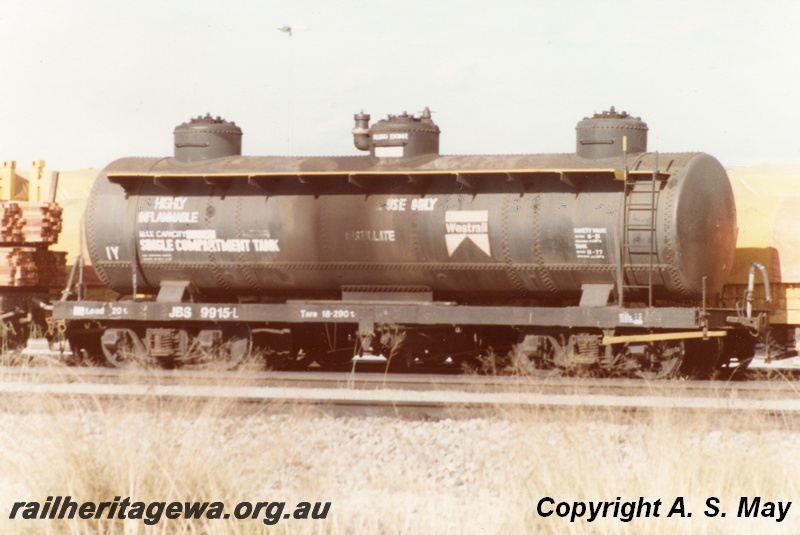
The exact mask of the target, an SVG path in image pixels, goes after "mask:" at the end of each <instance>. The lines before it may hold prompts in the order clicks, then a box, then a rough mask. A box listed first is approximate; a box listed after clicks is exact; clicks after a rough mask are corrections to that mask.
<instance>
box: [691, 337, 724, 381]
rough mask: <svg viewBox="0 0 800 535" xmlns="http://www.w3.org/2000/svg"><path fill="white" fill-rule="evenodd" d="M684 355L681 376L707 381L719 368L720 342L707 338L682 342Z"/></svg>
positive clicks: (720, 356) (720, 358) (720, 357)
mask: <svg viewBox="0 0 800 535" xmlns="http://www.w3.org/2000/svg"><path fill="white" fill-rule="evenodd" d="M684 348H685V350H686V354H685V355H684V357H683V365H682V366H681V375H684V376H686V377H690V378H692V379H708V378H709V377H711V376H712V375H713V374H714V372H715V371H717V370H718V369H719V367H720V363H721V360H722V340H721V339H720V338H709V339H708V340H702V339H696V340H686V341H684Z"/></svg>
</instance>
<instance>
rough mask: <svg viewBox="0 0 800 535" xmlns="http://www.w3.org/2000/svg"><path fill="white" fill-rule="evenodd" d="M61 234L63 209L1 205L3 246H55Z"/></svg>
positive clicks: (38, 204)
mask: <svg viewBox="0 0 800 535" xmlns="http://www.w3.org/2000/svg"><path fill="white" fill-rule="evenodd" d="M60 232H61V207H60V206H58V205H57V204H56V203H49V202H2V203H0V245H21V244H43V245H52V244H54V243H56V242H57V241H58V234H59V233H60Z"/></svg>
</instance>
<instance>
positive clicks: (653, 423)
mask: <svg viewBox="0 0 800 535" xmlns="http://www.w3.org/2000/svg"><path fill="white" fill-rule="evenodd" d="M793 425H794V424H793V423H792V421H790V420H786V421H785V422H781V421H780V420H770V421H765V420H762V419H760V418H758V417H756V416H750V415H748V416H746V417H744V418H742V417H739V416H736V415H723V416H719V415H715V416H708V415H692V416H688V417H687V416H686V414H684V413H678V412H669V411H657V412H654V413H649V414H648V415H646V416H641V415H637V416H633V415H629V414H628V415H626V414H624V413H609V412H603V411H597V410H589V409H580V408H578V409H571V410H559V411H552V410H514V411H512V412H501V413H500V414H498V417H497V418H474V419H465V420H437V421H401V420H395V419H391V418H334V417H330V416H321V415H318V414H314V413H313V412H311V411H309V410H308V409H300V408H289V407H285V406H284V407H272V408H267V409H264V410H263V411H262V412H261V413H259V414H255V415H254V414H252V413H250V412H243V411H242V410H241V409H240V407H239V406H237V405H236V404H234V403H230V402H224V401H213V402H202V403H196V402H195V403H191V402H186V401H179V402H162V403H154V402H152V401H146V400H137V401H132V402H130V403H127V404H124V405H123V404H119V403H111V402H104V401H101V400H93V401H90V402H86V401H85V400H79V399H74V400H68V401H58V402H57V401H54V400H50V401H45V402H37V403H36V405H35V406H31V407H27V408H26V410H25V411H19V409H18V408H17V407H9V406H3V407H2V410H0V426H2V427H1V428H2V429H3V431H2V432H1V433H0V452H2V454H0V455H2V464H0V531H2V532H3V533H112V534H113V533H120V534H135V533H203V534H217V533H219V534H222V533H243V534H244V533H263V532H265V531H267V530H268V531H269V533H331V534H340V533H341V534H345V533H346V534H351V533H366V534H373V533H389V534H394V533H396V534H416V533H428V534H437V533H442V534H444V533H447V534H451V533H503V534H506V533H512V534H513V533H534V532H535V533H648V534H652V533H655V534H659V533H665V534H666V533H670V534H671V533H756V532H758V533H795V532H798V531H800V503H794V504H793V505H792V506H791V507H790V509H789V512H788V514H787V516H786V519H785V520H784V521H783V522H781V523H777V522H776V521H775V519H773V518H757V519H753V518H749V519H748V518H737V517H736V514H737V510H738V505H739V501H740V499H741V498H742V497H747V498H748V499H750V500H751V501H752V499H753V498H755V497H760V498H761V504H762V508H763V505H764V502H766V501H771V502H776V501H782V502H784V503H785V502H787V501H794V500H795V498H796V497H798V496H800V467H799V466H800V463H797V459H796V457H797V455H798V452H800V432H796V431H795V430H794V429H793ZM66 495H69V496H71V497H72V499H73V500H75V501H80V502H84V501H90V500H92V501H95V502H101V501H113V500H114V498H115V497H116V496H120V497H123V498H124V497H130V498H131V500H132V501H142V502H167V503H169V502H172V501H179V502H185V501H201V502H202V501H209V502H211V501H220V502H223V503H224V504H225V507H226V511H229V512H231V511H232V509H233V507H235V506H236V504H238V503H239V502H242V501H251V502H258V501H269V502H274V501H285V502H287V505H286V511H292V510H293V508H294V506H295V505H296V504H297V503H298V502H302V501H307V502H311V503H312V504H313V503H314V502H331V508H330V511H329V514H328V516H327V518H326V519H324V520H311V519H309V520H294V519H288V520H285V519H280V520H279V522H278V523H276V524H275V525H272V526H266V525H265V524H264V522H263V518H264V515H263V514H262V515H261V516H260V517H259V518H258V519H254V520H234V519H232V518H231V519H228V520H224V519H221V520H208V519H200V520H167V519H165V518H162V519H161V520H160V521H159V522H158V523H157V524H155V525H153V526H146V525H145V524H144V523H143V521H142V520H128V521H122V520H105V519H103V520H72V521H67V520H62V521H58V520H54V521H51V520H21V519H16V520H9V519H8V515H9V513H10V511H11V507H12V505H13V503H14V502H15V501H38V502H45V500H46V498H47V497H48V496H66ZM545 497H551V498H552V499H553V500H554V502H555V503H556V504H557V503H559V502H562V501H563V502H567V503H569V504H572V502H575V501H587V502H588V501H593V502H598V501H609V502H615V501H617V498H618V497H619V501H620V502H626V501H637V500H639V499H640V498H643V499H644V500H645V501H649V502H654V501H655V500H661V501H662V505H661V507H660V514H661V517H660V518H634V519H633V520H632V521H631V522H622V521H621V520H620V519H619V518H618V517H617V518H613V517H609V518H601V519H599V520H595V521H594V522H592V523H588V522H586V520H579V521H577V522H574V523H571V522H570V521H569V519H568V518H566V519H565V518H558V517H556V515H552V516H550V517H548V518H542V517H540V516H539V515H538V514H537V504H538V502H539V501H540V500H541V499H542V498H545ZM678 497H682V498H684V508H685V513H692V516H691V517H681V516H680V514H674V515H673V516H672V517H671V518H666V515H667V513H668V512H669V509H670V508H671V507H672V506H673V504H674V502H675V500H676V499H677V498H678ZM709 498H717V499H718V500H719V501H718V502H714V503H715V504H716V505H717V507H719V509H720V511H724V512H725V513H726V517H724V518H723V517H721V516H717V517H715V518H710V517H706V516H705V515H704V511H706V510H708V509H707V508H706V500H708V499H709ZM550 508H551V509H552V508H553V506H550ZM760 509H761V508H760ZM618 516H619V515H618Z"/></svg>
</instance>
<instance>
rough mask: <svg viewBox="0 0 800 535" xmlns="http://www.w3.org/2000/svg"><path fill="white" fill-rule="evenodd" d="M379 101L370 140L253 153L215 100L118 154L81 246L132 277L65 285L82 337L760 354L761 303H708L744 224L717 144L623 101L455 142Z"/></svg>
mask: <svg viewBox="0 0 800 535" xmlns="http://www.w3.org/2000/svg"><path fill="white" fill-rule="evenodd" d="M369 121H370V116H369V115H367V114H364V113H363V112H362V113H360V114H357V115H356V116H355V128H354V129H353V136H354V142H355V145H356V147H357V148H358V149H360V150H363V151H365V152H368V153H369V154H368V155H366V156H350V157H271V156H266V157H250V156H242V155H241V130H240V129H239V128H238V127H236V126H235V125H234V124H233V123H229V122H227V121H224V120H222V119H220V118H216V119H213V118H211V117H209V116H207V117H205V118H203V117H199V118H197V119H193V120H192V121H191V122H190V123H186V124H184V125H181V126H179V127H178V128H176V130H175V153H174V156H173V157H171V158H125V159H121V160H117V161H116V162H113V163H112V164H110V165H109V166H108V167H107V168H106V169H105V170H104V171H103V172H102V173H101V174H100V176H99V177H98V179H97V182H96V183H95V186H94V188H93V190H92V193H91V195H90V199H89V202H88V205H87V212H86V235H87V242H88V251H89V255H90V256H91V261H92V264H93V265H94V267H95V270H96V271H97V274H98V275H99V276H100V278H101V279H102V280H103V282H104V283H105V284H106V285H108V287H109V288H111V289H113V290H115V291H117V292H119V293H121V294H123V295H126V296H128V297H127V298H126V299H123V300H120V301H118V302H115V303H105V302H64V303H60V304H59V305H57V307H56V311H55V314H56V316H57V317H58V318H61V319H64V320H67V321H68V324H69V333H70V334H71V337H72V341H73V343H74V345H76V346H77V347H80V348H82V349H84V350H86V351H90V352H102V354H103V355H104V356H105V358H106V359H107V360H109V361H110V362H112V363H113V364H116V365H125V364H127V363H130V362H133V361H140V360H144V361H151V360H155V361H158V362H159V363H160V364H162V365H166V366H178V365H194V364H200V363H203V364H205V363H206V361H208V360H209V359H210V360H214V361H216V362H218V363H220V364H222V365H225V366H233V365H235V364H236V363H237V362H238V361H239V360H240V359H241V358H243V357H244V356H246V355H247V354H249V353H250V352H251V351H253V350H254V349H260V350H261V351H262V352H263V353H265V354H266V355H267V358H268V360H270V361H271V362H272V363H273V364H280V363H284V362H285V361H286V360H287V359H288V360H294V361H300V362H301V363H307V362H308V361H309V360H310V359H312V358H313V359H316V360H318V361H320V362H321V363H323V364H327V363H336V362H338V361H343V360H349V359H350V358H351V357H352V356H353V354H354V351H355V352H359V351H363V350H366V349H371V350H372V351H375V352H382V353H384V354H385V355H387V356H391V357H392V358H394V359H396V360H397V361H399V362H402V363H405V364H409V363H411V362H413V361H414V360H415V359H422V360H429V361H439V360H443V359H446V358H448V357H452V358H454V359H455V360H460V359H466V358H473V357H474V356H475V355H477V354H479V353H481V352H485V351H487V350H488V349H489V348H492V349H493V350H494V351H495V352H506V351H508V350H509V349H511V348H515V354H516V356H517V358H518V360H519V362H520V364H522V365H523V366H524V367H525V368H528V369H535V368H553V367H557V368H564V369H574V368H576V367H586V366H589V367H600V368H618V367H620V366H621V367H623V368H624V369H626V370H631V371H635V372H639V373H642V374H645V375H649V376H666V375H671V374H674V373H677V372H678V371H679V369H680V368H681V365H683V367H684V369H688V368H691V369H694V370H701V371H705V372H707V371H709V370H711V369H713V368H714V367H715V366H718V365H720V364H721V363H723V361H724V360H725V359H727V358H728V357H731V356H732V357H734V358H738V359H745V358H747V356H748V355H751V354H752V345H753V344H752V336H751V335H750V333H749V332H748V330H757V329H758V328H759V326H761V325H763V323H764V321H763V317H760V316H759V314H758V311H756V312H755V313H752V314H751V316H750V317H742V315H741V314H737V313H736V312H735V311H734V310H721V309H715V308H713V306H712V305H713V304H714V303H715V302H716V301H715V300H716V298H717V295H718V294H719V292H720V291H721V289H722V286H723V284H724V282H725V280H726V279H727V277H728V275H729V273H730V269H731V266H732V260H733V254H734V249H735V245H736V244H735V240H736V210H735V205H734V200H733V193H732V190H731V186H730V183H729V181H728V177H727V174H726V172H725V170H724V169H723V167H722V166H721V165H720V163H719V162H718V161H717V160H716V159H714V158H713V157H711V156H709V155H707V154H703V153H681V154H658V153H648V152H646V148H647V125H646V124H645V123H644V122H642V121H641V120H640V119H638V118H634V117H631V116H630V115H628V114H627V113H624V112H623V113H618V112H616V111H615V110H614V109H613V108H611V110H610V111H607V112H604V113H602V114H597V115H594V116H593V117H589V118H586V119H584V120H582V121H580V122H579V123H578V126H577V151H576V153H574V154H530V155H511V156H444V155H440V154H439V134H440V132H439V128H438V127H437V126H436V125H435V124H434V123H433V121H432V120H431V116H430V113H429V112H428V111H427V109H426V110H425V112H423V113H422V114H421V116H419V117H417V116H412V115H408V114H402V115H399V116H389V117H388V118H387V119H385V120H382V121H379V122H377V123H375V124H374V125H372V126H370V125H369ZM93 337H97V339H98V340H99V343H93Z"/></svg>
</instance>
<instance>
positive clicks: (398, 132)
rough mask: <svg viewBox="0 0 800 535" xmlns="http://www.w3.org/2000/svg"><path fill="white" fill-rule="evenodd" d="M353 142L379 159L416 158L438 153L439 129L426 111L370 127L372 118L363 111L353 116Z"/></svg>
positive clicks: (387, 120) (427, 109) (428, 111)
mask: <svg viewBox="0 0 800 535" xmlns="http://www.w3.org/2000/svg"><path fill="white" fill-rule="evenodd" d="M354 119H355V127H354V128H353V142H354V143H355V146H356V148H358V149H359V150H363V151H369V152H370V155H371V156H374V157H376V158H415V157H417V156H425V155H428V154H439V134H440V133H441V131H440V130H439V127H438V126H436V124H435V123H434V122H433V119H432V118H431V110H430V109H429V108H427V107H426V108H425V109H424V110H423V111H422V113H421V114H420V115H419V117H417V116H416V115H410V114H409V113H407V112H403V113H402V114H401V115H389V116H388V117H387V118H386V119H383V120H381V121H378V122H377V123H375V124H374V125H372V126H371V127H370V126H369V119H370V116H369V115H368V114H365V113H364V112H363V111H362V112H361V113H359V114H356V115H355V116H354Z"/></svg>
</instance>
